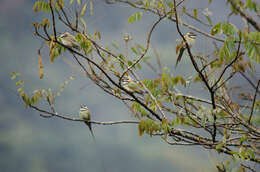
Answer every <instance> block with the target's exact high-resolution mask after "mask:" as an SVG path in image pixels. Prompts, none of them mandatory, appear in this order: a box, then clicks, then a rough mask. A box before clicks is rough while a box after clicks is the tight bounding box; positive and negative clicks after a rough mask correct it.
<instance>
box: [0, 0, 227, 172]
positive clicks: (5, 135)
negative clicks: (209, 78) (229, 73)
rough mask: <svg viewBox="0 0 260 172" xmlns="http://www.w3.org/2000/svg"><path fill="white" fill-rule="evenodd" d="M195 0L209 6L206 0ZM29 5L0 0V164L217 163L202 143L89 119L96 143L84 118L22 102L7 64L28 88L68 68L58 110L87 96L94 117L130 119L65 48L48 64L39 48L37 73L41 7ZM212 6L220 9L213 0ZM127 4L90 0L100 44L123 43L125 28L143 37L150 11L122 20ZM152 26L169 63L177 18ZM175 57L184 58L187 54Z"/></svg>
mask: <svg viewBox="0 0 260 172" xmlns="http://www.w3.org/2000/svg"><path fill="white" fill-rule="evenodd" d="M201 2H202V3H205V6H207V3H206V2H207V1H201ZM186 3H190V4H189V7H191V6H193V5H197V6H198V4H195V3H194V2H192V1H187V2H186ZM201 5H202V4H200V7H201ZM32 6H33V2H31V1H25V0H1V5H0V21H1V22H0V33H1V39H0V45H1V46H0V52H1V53H0V57H1V68H0V109H1V115H0V128H1V130H0V169H1V170H0V171H3V172H11V171H19V172H47V171H63V172H66V171H68V172H71V171H73V172H79V171H91V172H102V171H104V168H105V169H106V171H107V172H108V171H111V172H112V171H113V172H122V171H124V172H133V171H142V172H151V171H174V172H183V171H194V172H208V171H215V167H214V165H215V161H217V160H216V155H215V154H214V155H213V153H212V154H211V153H210V152H208V151H205V150H203V149H202V148H200V147H182V146H170V145H168V144H166V143H165V142H163V141H162V140H161V139H160V138H159V137H153V138H150V137H149V136H146V135H145V136H143V137H139V136H138V130H137V126H136V125H129V124H126V125H114V126H96V125H95V126H93V128H94V133H95V134H96V138H97V144H95V143H94V142H93V140H92V138H91V135H90V133H89V131H88V128H87V127H86V126H85V125H84V124H83V123H79V122H71V121H65V120H62V119H57V118H50V119H44V118H41V117H40V116H39V113H38V112H36V111H33V110H31V109H26V108H25V107H24V104H23V102H22V101H21V100H20V98H19V97H18V96H17V94H16V89H17V88H16V86H15V82H14V81H12V80H11V79H10V76H11V74H10V73H11V72H20V73H21V74H22V76H21V79H23V80H24V81H25V88H26V91H28V92H29V91H32V90H35V89H39V88H52V89H59V87H60V84H61V83H62V82H64V81H66V80H68V78H69V77H70V76H72V75H74V76H75V80H74V81H72V82H70V83H69V85H68V86H67V87H66V88H65V90H64V92H63V93H62V95H61V96H60V97H58V99H57V102H56V105H57V110H58V111H59V112H63V113H67V114H72V115H77V113H78V110H79V106H80V104H87V105H88V107H89V108H90V110H91V111H92V114H93V119H94V120H99V121H108V120H109V121H110V120H122V119H134V118H133V117H132V115H131V113H130V112H129V111H128V110H127V108H126V107H125V106H124V105H123V104H122V103H121V102H120V101H118V100H116V99H114V98H112V97H111V96H109V95H107V94H105V93H104V92H102V91H101V90H100V89H99V88H97V87H96V86H95V85H94V84H92V83H91V82H90V81H89V80H88V79H86V78H85V77H84V76H83V74H82V73H80V72H79V71H78V70H77V69H76V68H74V67H72V66H71V65H69V64H68V63H67V61H69V60H70V59H69V57H68V56H66V54H64V55H63V56H61V57H59V58H58V59H57V60H56V61H55V63H54V64H52V63H50V62H49V59H48V52H47V51H46V49H45V51H43V52H42V56H43V65H44V73H45V76H44V78H43V79H41V80H40V79H39V74H38V66H37V65H38V64H37V62H38V59H37V49H38V48H39V47H40V46H41V44H42V40H40V39H38V38H36V37H35V36H33V28H32V27H31V26H30V24H31V23H32V22H33V21H37V20H39V19H41V18H42V15H43V13H38V14H37V15H35V14H34V13H33V10H32ZM193 7H195V6H193ZM211 7H216V8H215V10H216V9H220V8H219V5H218V3H215V4H212V5H211ZM133 12H134V10H133V9H131V8H128V7H127V6H125V5H122V4H117V5H106V4H104V2H102V1H101V0H100V1H95V2H94V14H95V15H94V16H92V17H89V18H88V19H87V20H89V23H90V24H89V25H88V26H87V28H88V30H89V31H90V32H92V33H93V32H94V31H96V30H99V31H100V32H101V33H102V40H101V41H102V44H103V45H108V44H109V43H111V42H112V41H113V42H116V43H118V44H123V43H124V42H123V35H124V33H126V32H127V33H130V35H131V36H132V37H133V38H134V40H135V41H137V42H139V43H144V39H145V38H146V34H145V33H146V32H147V29H148V28H149V27H150V26H151V24H152V22H153V21H154V19H155V18H153V17H150V16H148V15H146V14H145V15H144V17H143V21H142V22H141V24H140V23H139V24H133V25H131V24H126V21H127V18H128V17H129V16H130V15H131V14H132V13H133ZM221 15H224V14H223V13H221ZM218 17H221V16H218ZM216 19H218V18H216ZM219 20H221V18H219ZM190 22H192V21H190ZM158 28H159V29H158ZM158 28H157V29H156V30H155V32H154V35H153V37H152V41H153V42H152V44H153V46H154V47H156V49H157V51H158V52H159V53H160V58H161V60H162V62H163V65H165V66H167V67H169V69H170V70H172V71H174V70H173V67H174V64H175V59H176V56H175V53H174V52H175V50H174V47H175V40H176V38H177V36H176V35H177V34H176V30H175V25H174V23H169V22H167V21H163V22H162V23H161V24H160V26H159V27H158ZM59 29H60V30H59V31H60V32H62V31H65V30H66V29H64V28H63V26H61V25H59ZM183 29H184V31H187V29H186V28H183ZM67 31H68V30H67ZM198 39H201V40H203V39H204V38H198ZM201 44H202V45H200V46H204V47H205V48H204V51H205V52H203V53H206V52H207V41H206V40H204V41H202V42H201ZM195 51H196V50H195ZM181 63H182V64H181V65H184V66H185V61H184V62H181ZM185 67H187V66H185ZM186 69H188V67H187V68H186ZM177 71H178V72H180V71H181V72H183V73H184V75H186V74H187V73H189V72H190V71H188V70H185V68H184V70H183V68H182V69H181V68H179V69H178V70H177ZM149 73H150V71H148V70H147V71H145V72H143V73H141V75H142V76H143V77H146V76H149V77H152V76H151V75H149ZM185 73H186V74H185ZM186 76H187V75H186ZM43 106H44V105H43ZM102 164H103V165H102Z"/></svg>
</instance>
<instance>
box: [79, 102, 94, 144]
mask: <svg viewBox="0 0 260 172" xmlns="http://www.w3.org/2000/svg"><path fill="white" fill-rule="evenodd" d="M79 116H80V118H81V119H83V120H84V122H85V124H87V126H88V128H89V130H90V132H91V135H92V137H93V138H94V139H95V136H94V133H93V131H92V128H91V123H90V122H89V121H90V120H91V116H90V111H89V109H88V107H87V106H86V105H81V106H80V110H79Z"/></svg>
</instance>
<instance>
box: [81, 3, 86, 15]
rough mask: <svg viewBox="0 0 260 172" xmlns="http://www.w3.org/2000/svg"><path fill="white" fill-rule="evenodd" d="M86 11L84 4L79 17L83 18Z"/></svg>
mask: <svg viewBox="0 0 260 172" xmlns="http://www.w3.org/2000/svg"><path fill="white" fill-rule="evenodd" d="M86 9H87V4H84V6H83V8H82V10H81V13H80V15H81V16H84V14H85V12H86Z"/></svg>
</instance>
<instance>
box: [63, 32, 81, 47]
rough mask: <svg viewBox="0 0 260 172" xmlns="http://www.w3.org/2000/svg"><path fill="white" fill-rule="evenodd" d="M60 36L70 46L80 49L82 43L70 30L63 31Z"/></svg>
mask: <svg viewBox="0 0 260 172" xmlns="http://www.w3.org/2000/svg"><path fill="white" fill-rule="evenodd" d="M59 38H60V39H61V42H62V44H64V45H66V46H67V47H69V48H75V49H77V50H80V49H81V48H80V45H79V43H78V42H77V40H76V39H75V37H74V36H73V35H72V34H70V33H69V32H64V33H62V34H61V35H60V36H59Z"/></svg>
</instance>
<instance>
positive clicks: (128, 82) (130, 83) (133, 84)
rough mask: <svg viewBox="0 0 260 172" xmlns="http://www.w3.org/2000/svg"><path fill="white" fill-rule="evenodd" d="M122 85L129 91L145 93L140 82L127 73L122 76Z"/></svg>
mask: <svg viewBox="0 0 260 172" xmlns="http://www.w3.org/2000/svg"><path fill="white" fill-rule="evenodd" d="M122 86H123V88H125V89H126V90H127V91H130V92H133V93H138V94H143V93H144V91H143V90H142V89H141V88H140V87H139V85H138V82H137V81H135V80H134V79H132V78H131V77H130V76H129V75H125V76H124V77H123V78H122Z"/></svg>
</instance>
